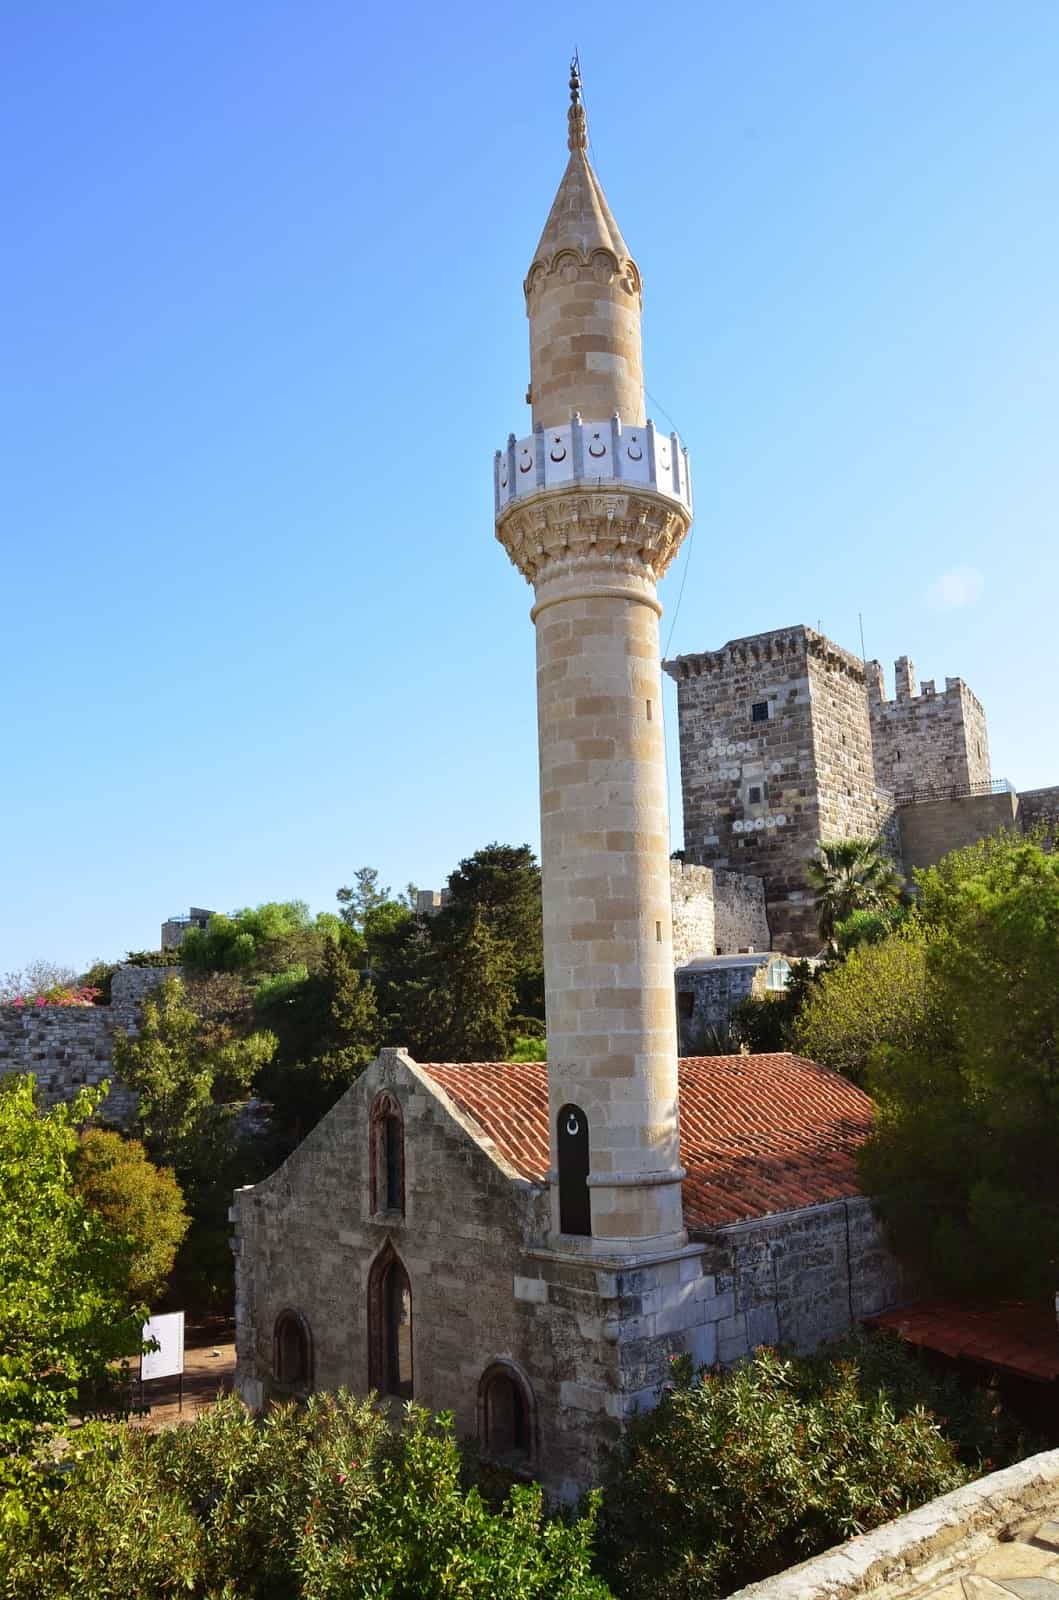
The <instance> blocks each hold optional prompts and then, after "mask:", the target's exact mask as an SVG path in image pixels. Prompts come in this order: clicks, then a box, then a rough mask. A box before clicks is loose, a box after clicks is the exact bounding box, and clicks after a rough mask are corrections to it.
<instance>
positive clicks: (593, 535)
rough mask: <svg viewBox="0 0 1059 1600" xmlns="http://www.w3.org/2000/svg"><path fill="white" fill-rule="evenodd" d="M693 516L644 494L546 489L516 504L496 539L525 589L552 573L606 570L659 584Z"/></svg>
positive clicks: (664, 498)
mask: <svg viewBox="0 0 1059 1600" xmlns="http://www.w3.org/2000/svg"><path fill="white" fill-rule="evenodd" d="M690 525H691V515H690V513H689V512H688V511H686V510H685V509H684V507H683V506H681V505H679V504H677V503H676V502H674V501H673V500H672V499H670V498H669V497H668V496H663V495H659V494H653V493H652V492H651V491H650V490H637V491H633V492H629V493H621V494H607V493H606V492H600V491H598V490H591V489H588V488H585V489H580V490H579V489H570V490H557V489H552V490H544V491H543V492H542V493H540V494H537V495H534V496H533V497H532V499H529V500H519V501H514V502H512V504H510V505H509V506H508V507H507V508H506V509H505V510H504V511H503V512H502V514H501V515H500V517H499V518H498V519H497V524H496V536H497V538H498V539H499V540H500V543H501V544H502V545H503V546H504V549H505V550H506V551H507V553H508V555H509V556H510V557H511V560H512V561H513V562H514V564H515V566H516V567H517V568H518V570H519V571H520V572H521V573H522V576H523V577H524V578H526V579H527V580H528V581H529V582H530V583H536V582H537V581H538V580H539V579H540V578H541V577H543V576H545V575H551V574H552V573H553V572H555V571H559V570H561V571H564V572H571V571H573V570H575V568H584V567H587V566H595V567H600V566H606V567H609V568H611V569H617V570H619V571H622V572H628V573H632V574H636V575H650V577H652V578H653V579H656V580H657V579H658V578H660V577H661V576H662V574H663V573H664V572H665V570H666V568H667V567H668V566H669V563H670V562H671V561H672V559H673V557H674V556H675V555H676V553H677V550H678V549H679V547H680V541H681V540H682V539H683V537H684V535H685V534H686V533H687V531H688V528H689V527H690Z"/></svg>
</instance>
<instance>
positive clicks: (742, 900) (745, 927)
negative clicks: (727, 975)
mask: <svg viewBox="0 0 1059 1600" xmlns="http://www.w3.org/2000/svg"><path fill="white" fill-rule="evenodd" d="M669 880H670V889H671V891H672V897H673V961H674V964H675V965H676V966H677V967H678V968H679V967H682V966H684V965H685V963H686V962H688V961H691V960H692V959H693V957H695V956H712V955H729V954H735V953H736V952H738V951H741V950H767V949H768V948H769V925H768V918H767V916H766V914H765V885H764V883H763V881H762V880H761V879H760V878H752V877H745V876H744V875H743V874H742V873H738V872H722V871H719V870H714V868H712V867H697V866H693V865H692V864H691V863H690V862H686V861H671V862H670V864H669Z"/></svg>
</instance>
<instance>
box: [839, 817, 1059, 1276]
mask: <svg viewBox="0 0 1059 1600" xmlns="http://www.w3.org/2000/svg"><path fill="white" fill-rule="evenodd" d="M919 886H920V893H921V898H922V904H923V915H924V917H926V918H927V919H928V921H929V924H930V926H931V929H932V937H931V939H930V941H929V942H928V943H927V944H926V946H925V951H924V961H925V981H926V985H927V988H928V993H929V998H930V1004H931V1006H932V1007H933V1014H934V1016H935V1018H940V1019H942V1021H943V1025H941V1024H936V1025H935V1026H934V1027H933V1028H928V1029H927V1030H925V1031H924V1032H923V1033H921V1034H919V1035H918V1036H916V1037H913V1038H911V1039H907V1040H905V1041H901V1042H895V1043H893V1044H892V1045H891V1046H890V1047H889V1048H887V1049H885V1050H881V1051H879V1052H878V1053H877V1054H876V1056H875V1057H874V1059H873V1062H872V1068H871V1071H870V1073H869V1079H868V1082H869V1087H870V1089H871V1091H872V1093H873V1094H874V1096H875V1099H876V1107H877V1110H876V1124H875V1128H874V1131H873V1134H872V1136H871V1138H870V1139H869V1141H868V1143H867V1144H866V1145H865V1146H864V1148H863V1150H862V1152H861V1178H862V1182H863V1183H864V1185H865V1186H866V1188H867V1190H868V1192H869V1193H871V1194H872V1195H873V1196H874V1197H876V1199H877V1202H878V1206H879V1210H880V1212H881V1215H882V1216H883V1218H884V1220H885V1222H886V1224H887V1228H888V1230H889V1233H890V1237H891V1239H892V1241H893V1243H894V1245H895V1247H896V1248H897V1249H898V1250H899V1251H900V1252H901V1253H902V1254H904V1255H906V1256H908V1257H909V1258H911V1259H912V1260H914V1261H917V1262H919V1263H920V1264H922V1265H923V1266H925V1267H926V1268H927V1270H928V1271H929V1273H930V1274H931V1277H932V1279H933V1281H935V1282H939V1283H943V1284H947V1285H949V1286H951V1287H953V1288H957V1289H961V1288H962V1289H965V1290H969V1291H971V1290H973V1291H975V1292H981V1291H982V1290H983V1289H990V1290H992V1291H993V1292H996V1293H1005V1294H1026V1295H1041V1296H1049V1297H1050V1295H1051V1294H1052V1293H1053V1292H1054V1288H1055V1283H1056V1280H1057V1276H1059V985H1057V983H1056V974H1057V973H1059V856H1055V855H1046V854H1045V853H1044V852H1043V851H1042V850H1041V849H1040V848H1039V847H1038V846H1037V845H1035V844H1032V843H1026V842H1023V841H1020V840H1019V839H1018V838H1017V837H1008V838H1007V839H1001V840H992V841H988V843H987V845H986V846H985V847H974V848H972V850H971V851H960V852H957V853H956V856H955V857H954V858H953V857H950V858H948V859H947V860H946V861H945V862H943V863H941V864H940V866H939V867H937V868H933V869H931V870H930V871H929V872H926V873H923V874H921V875H920V877H919ZM880 948H883V949H885V948H886V947H885V946H882V947H880Z"/></svg>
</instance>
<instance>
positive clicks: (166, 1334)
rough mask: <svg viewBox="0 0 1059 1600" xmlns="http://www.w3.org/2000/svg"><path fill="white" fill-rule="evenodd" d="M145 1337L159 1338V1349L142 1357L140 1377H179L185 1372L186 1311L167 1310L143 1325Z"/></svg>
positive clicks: (147, 1352)
mask: <svg viewBox="0 0 1059 1600" xmlns="http://www.w3.org/2000/svg"><path fill="white" fill-rule="evenodd" d="M143 1336H144V1338H145V1339H157V1341H158V1349H157V1350H148V1351H146V1352H145V1353H144V1354H143V1355H142V1356H141V1357H140V1378H141V1381H143V1382H146V1381H147V1379H149V1378H177V1377H181V1376H183V1372H184V1313H183V1312H182V1311H167V1312H166V1313H165V1314H164V1315H163V1316H158V1317H151V1318H150V1319H149V1320H148V1321H147V1322H145V1323H144V1325H143Z"/></svg>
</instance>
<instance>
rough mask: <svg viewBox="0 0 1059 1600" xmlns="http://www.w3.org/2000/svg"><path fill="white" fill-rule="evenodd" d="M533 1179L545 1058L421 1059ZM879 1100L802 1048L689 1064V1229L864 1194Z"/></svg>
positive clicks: (684, 1087) (684, 1122)
mask: <svg viewBox="0 0 1059 1600" xmlns="http://www.w3.org/2000/svg"><path fill="white" fill-rule="evenodd" d="M419 1065H420V1066H421V1067H422V1070H423V1071H424V1072H425V1073H427V1074H428V1076H429V1077H430V1078H432V1079H433V1080H434V1082H435V1083H437V1084H438V1085H439V1086H440V1087H441V1088H442V1089H444V1090H445V1092H446V1093H447V1094H448V1095H450V1096H451V1098H452V1099H453V1100H454V1101H455V1102H456V1104H457V1105H458V1106H459V1108H460V1109H461V1111H463V1112H464V1113H465V1114H466V1115H467V1116H469V1117H470V1118H471V1119H472V1120H473V1121H474V1122H476V1123H477V1124H478V1126H479V1128H480V1129H481V1130H482V1133H483V1134H484V1135H485V1136H486V1137H487V1138H489V1139H491V1140H492V1141H493V1143H494V1144H495V1145H496V1147H497V1149H498V1150H499V1151H500V1153H501V1155H502V1156H503V1157H504V1158H505V1159H506V1160H507V1161H508V1162H510V1164H511V1166H513V1167H514V1168H515V1170H516V1172H518V1173H519V1174H520V1176H521V1177H523V1178H529V1179H531V1180H532V1181H533V1182H535V1183H543V1182H544V1181H545V1178H546V1176H547V1172H548V1076H547V1074H548V1069H547V1067H546V1066H545V1065H544V1063H543V1062H540V1061H523V1062H510V1061H474V1062H465V1063H453V1062H441V1063H439V1062H421V1063H419ZM870 1126H871V1101H870V1100H869V1099H868V1096H867V1095H866V1094H864V1093H863V1092H862V1091H861V1090H860V1089H857V1088H856V1087H855V1086H854V1085H853V1084H852V1083H849V1082H847V1080H846V1079H845V1078H842V1077H839V1075H838V1074H837V1073H835V1072H831V1071H830V1070H829V1069H828V1068H826V1067H819V1066H817V1065H816V1063H815V1062H813V1061H806V1060H805V1059H804V1057H802V1056H795V1055H789V1054H786V1053H784V1054H778V1055H759V1056H692V1057H689V1058H688V1059H686V1060H683V1061H681V1062H680V1156H681V1160H682V1162H683V1164H684V1166H685V1167H686V1168H687V1174H688V1175H687V1177H686V1178H685V1180H684V1220H685V1222H686V1224H687V1226H688V1227H689V1228H719V1227H723V1226H725V1224H727V1223H732V1222H742V1221H745V1220H750V1219H751V1218H754V1217H765V1216H770V1215H772V1214H773V1213H775V1212H778V1211H794V1210H797V1209H798V1208H799V1207H801V1206H812V1205H819V1204H821V1203H822V1202H824V1201H828V1200H843V1199H845V1198H846V1197H847V1196H850V1195H856V1194H858V1193H859V1190H858V1186H857V1173H856V1160H855V1155H856V1149H857V1146H858V1145H859V1144H860V1143H861V1142H862V1141H863V1139H864V1138H865V1136H866V1134H867V1132H868V1130H869V1128H870Z"/></svg>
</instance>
